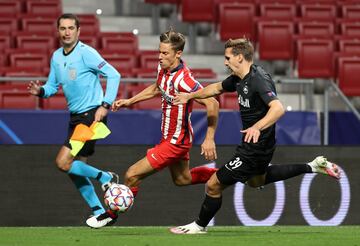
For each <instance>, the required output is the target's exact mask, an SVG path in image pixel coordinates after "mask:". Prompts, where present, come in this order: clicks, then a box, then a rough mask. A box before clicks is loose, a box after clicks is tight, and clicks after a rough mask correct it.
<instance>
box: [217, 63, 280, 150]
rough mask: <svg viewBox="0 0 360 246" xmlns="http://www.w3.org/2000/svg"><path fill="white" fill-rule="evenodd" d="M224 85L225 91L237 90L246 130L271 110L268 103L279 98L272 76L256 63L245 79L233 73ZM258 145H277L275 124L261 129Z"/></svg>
mask: <svg viewBox="0 0 360 246" xmlns="http://www.w3.org/2000/svg"><path fill="white" fill-rule="evenodd" d="M222 87H223V89H224V90H225V91H228V92H235V91H236V92H237V94H238V100H239V106H240V114H241V119H242V124H243V129H244V130H245V129H247V128H249V127H251V126H253V125H254V124H255V123H256V122H258V121H259V120H260V119H262V118H263V117H264V116H265V115H266V113H267V112H268V110H269V106H268V104H269V103H270V102H271V101H272V100H275V99H277V96H276V89H275V84H274V81H273V80H272V78H271V76H270V75H269V74H268V73H267V72H265V71H264V69H263V68H262V67H260V66H257V65H254V64H253V65H251V67H250V72H249V73H248V74H247V75H246V76H245V77H244V78H243V79H241V78H240V77H238V76H236V75H231V76H229V77H228V78H226V79H225V80H224V81H223V82H222ZM256 145H260V146H262V147H272V146H274V145H275V124H274V125H272V126H270V127H268V128H267V129H264V130H262V131H261V134H260V138H259V143H258V144H256ZM260 146H259V147H260Z"/></svg>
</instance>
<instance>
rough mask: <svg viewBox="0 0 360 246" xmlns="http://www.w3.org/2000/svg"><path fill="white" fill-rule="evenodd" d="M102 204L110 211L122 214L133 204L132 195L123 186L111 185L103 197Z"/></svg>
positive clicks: (127, 188)
mask: <svg viewBox="0 0 360 246" xmlns="http://www.w3.org/2000/svg"><path fill="white" fill-rule="evenodd" d="M104 202H105V204H106V206H108V207H109V208H110V209H111V210H112V211H114V212H118V213H124V212H126V211H127V210H129V209H130V208H131V207H132V205H133V204H134V195H133V193H132V192H131V190H130V188H129V187H127V186H126V185H123V184H115V183H114V184H111V185H110V187H109V188H108V189H107V190H106V192H105V195H104Z"/></svg>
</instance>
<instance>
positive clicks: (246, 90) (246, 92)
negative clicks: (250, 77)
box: [243, 85, 249, 94]
mask: <svg viewBox="0 0 360 246" xmlns="http://www.w3.org/2000/svg"><path fill="white" fill-rule="evenodd" d="M243 92H244V93H245V94H248V93H249V88H248V87H247V85H245V86H244V89H243Z"/></svg>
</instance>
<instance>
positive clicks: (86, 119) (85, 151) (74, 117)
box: [64, 107, 106, 157]
mask: <svg viewBox="0 0 360 246" xmlns="http://www.w3.org/2000/svg"><path fill="white" fill-rule="evenodd" d="M97 109H98V108H97V107H96V108H93V109H90V110H89V111H86V112H83V113H80V114H70V122H69V127H68V135H67V138H66V140H65V142H64V146H66V147H68V148H70V149H71V145H70V143H69V140H70V138H71V136H72V134H73V131H74V129H75V127H76V126H77V125H78V124H80V123H82V124H84V125H87V126H90V125H91V124H92V123H93V122H94V119H95V112H96V110H97ZM102 122H104V123H105V124H106V117H105V118H104V119H103V120H102ZM95 143H96V140H90V141H86V143H85V144H84V146H83V147H82V149H81V150H80V151H79V153H78V154H77V156H83V157H87V156H90V155H92V154H94V152H95Z"/></svg>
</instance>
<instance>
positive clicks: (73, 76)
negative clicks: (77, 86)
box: [69, 68, 76, 80]
mask: <svg viewBox="0 0 360 246" xmlns="http://www.w3.org/2000/svg"><path fill="white" fill-rule="evenodd" d="M69 78H70V79H71V80H75V79H76V69H75V68H70V69H69Z"/></svg>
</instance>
